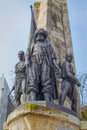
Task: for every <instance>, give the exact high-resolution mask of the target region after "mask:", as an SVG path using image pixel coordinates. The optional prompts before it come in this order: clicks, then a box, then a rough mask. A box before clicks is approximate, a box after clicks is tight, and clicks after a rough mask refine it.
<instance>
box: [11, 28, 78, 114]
mask: <svg viewBox="0 0 87 130" xmlns="http://www.w3.org/2000/svg"><path fill="white" fill-rule="evenodd" d="M47 35H48V34H47V31H46V30H44V29H43V28H40V29H37V30H36V31H35V33H34V40H33V42H32V43H31V45H30V46H29V47H28V48H27V51H26V53H24V52H23V51H19V53H18V57H19V62H18V63H17V64H16V65H15V83H14V86H13V90H14V96H15V100H16V104H17V106H19V105H20V104H21V96H22V100H23V101H24V102H26V101H43V100H45V101H46V102H53V101H54V100H55V99H58V97H59V105H61V106H63V105H64V102H65V99H66V96H68V97H69V98H70V100H71V102H72V103H71V109H72V110H73V111H75V112H77V92H76V86H75V85H77V86H80V82H79V81H78V79H77V78H76V77H75V73H74V72H73V67H72V64H71V62H72V58H73V56H72V54H66V60H65V62H64V63H63V64H62V65H61V66H60V65H59V61H58V59H57V57H56V54H55V51H54V49H53V47H52V44H50V43H49V42H48V40H47ZM59 69H61V74H60V73H57V74H58V75H56V71H57V72H59ZM56 77H60V78H61V79H62V82H61V93H60V96H59V95H58V90H57V84H56Z"/></svg>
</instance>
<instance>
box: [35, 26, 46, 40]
mask: <svg viewBox="0 0 87 130" xmlns="http://www.w3.org/2000/svg"><path fill="white" fill-rule="evenodd" d="M47 35H48V34H47V31H46V30H44V29H43V28H41V29H38V30H36V31H35V39H36V41H44V40H45V39H46V38H47Z"/></svg>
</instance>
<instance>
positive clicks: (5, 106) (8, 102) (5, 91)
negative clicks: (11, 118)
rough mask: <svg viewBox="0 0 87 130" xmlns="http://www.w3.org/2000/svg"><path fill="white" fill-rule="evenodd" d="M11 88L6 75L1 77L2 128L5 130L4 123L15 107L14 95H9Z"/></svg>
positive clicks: (0, 109)
mask: <svg viewBox="0 0 87 130" xmlns="http://www.w3.org/2000/svg"><path fill="white" fill-rule="evenodd" d="M9 93H10V89H9V87H8V84H7V81H6V79H5V78H4V77H1V78H0V130H3V123H4V122H5V121H6V119H7V115H8V114H9V113H10V112H11V111H12V110H13V109H14V105H13V101H12V100H13V98H12V95H10V96H9V97H8V95H9Z"/></svg>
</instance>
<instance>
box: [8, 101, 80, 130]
mask: <svg viewBox="0 0 87 130" xmlns="http://www.w3.org/2000/svg"><path fill="white" fill-rule="evenodd" d="M52 105H53V104H47V103H46V102H34V103H32V102H29V103H25V104H23V105H21V106H19V107H18V108H17V109H15V110H14V111H13V112H12V113H11V114H10V115H9V116H8V119H7V125H8V130H80V120H79V119H78V118H77V117H76V116H74V115H71V114H68V113H65V112H63V111H61V110H58V109H59V108H58V109H57V106H58V105H53V107H49V106H52ZM54 107H55V108H54Z"/></svg>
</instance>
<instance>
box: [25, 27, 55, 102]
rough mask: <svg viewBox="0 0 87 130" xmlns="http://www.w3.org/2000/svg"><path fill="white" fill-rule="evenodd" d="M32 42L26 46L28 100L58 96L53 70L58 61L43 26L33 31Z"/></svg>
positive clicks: (47, 99) (51, 99)
mask: <svg viewBox="0 0 87 130" xmlns="http://www.w3.org/2000/svg"><path fill="white" fill-rule="evenodd" d="M34 39H35V40H33V42H32V43H31V46H29V47H28V48H27V52H26V57H25V59H26V67H27V84H28V85H27V89H26V93H27V95H28V96H29V98H28V100H31V101H36V100H46V101H48V102H50V101H53V100H54V99H57V98H58V94H57V86H56V77H55V70H58V62H57V57H56V54H55V52H54V50H53V47H52V45H51V44H50V43H49V42H48V41H47V31H46V30H44V29H43V28H41V29H38V30H36V31H35V34H34Z"/></svg>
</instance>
